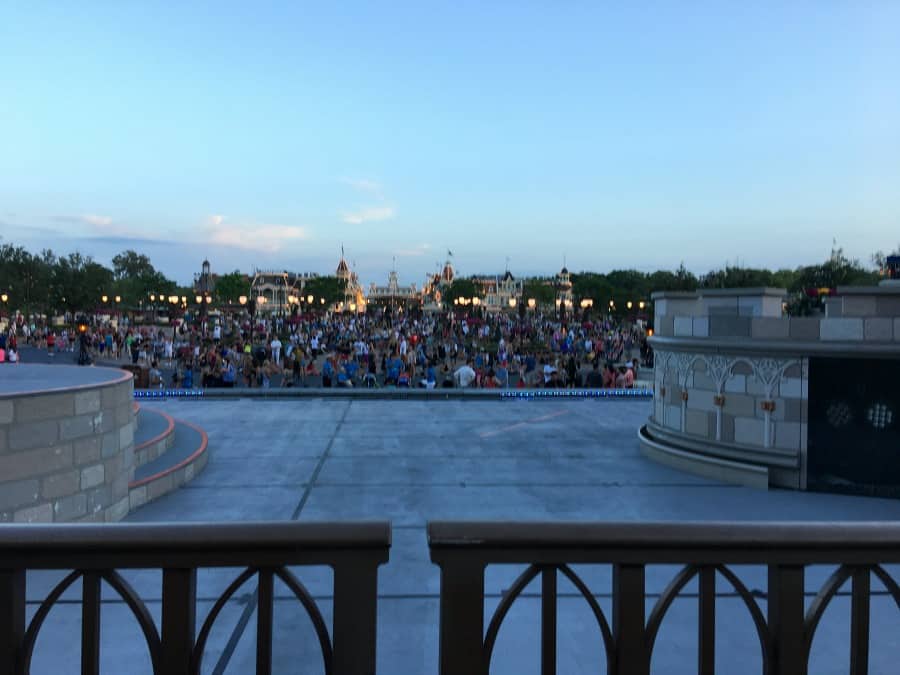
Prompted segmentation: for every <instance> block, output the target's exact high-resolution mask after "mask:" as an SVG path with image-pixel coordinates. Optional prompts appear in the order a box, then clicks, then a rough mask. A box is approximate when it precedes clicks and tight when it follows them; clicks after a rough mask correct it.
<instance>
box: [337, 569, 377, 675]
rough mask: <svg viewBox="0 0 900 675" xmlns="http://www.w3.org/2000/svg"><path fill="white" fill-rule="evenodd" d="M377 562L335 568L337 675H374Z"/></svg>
mask: <svg viewBox="0 0 900 675" xmlns="http://www.w3.org/2000/svg"><path fill="white" fill-rule="evenodd" d="M377 620H378V560H377V559H376V558H374V557H372V556H365V557H362V558H361V559H360V558H357V559H356V560H355V561H354V562H341V563H339V564H336V565H334V627H333V633H334V634H333V637H332V644H333V647H334V675H374V673H375V640H376V633H375V628H376V622H377Z"/></svg>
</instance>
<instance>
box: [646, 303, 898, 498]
mask: <svg viewBox="0 0 900 675" xmlns="http://www.w3.org/2000/svg"><path fill="white" fill-rule="evenodd" d="M841 290H842V289H838V291H839V292H840V291H841ZM843 290H844V292H845V293H846V296H845V297H836V298H832V299H830V300H829V304H828V310H829V311H828V313H827V314H826V315H825V316H823V317H814V318H810V317H806V318H792V317H787V316H782V315H781V314H782V306H781V299H782V297H783V295H784V292H783V291H779V290H777V289H749V290H720V289H716V290H711V291H701V292H699V293H662V294H655V295H654V296H653V299H654V300H655V301H656V311H657V317H656V325H657V326H658V332H657V335H656V336H654V337H653V338H651V340H650V342H651V344H652V346H653V349H654V400H653V409H652V412H651V415H650V419H649V420H648V422H647V424H646V426H645V427H643V428H642V429H641V432H640V439H641V445H642V449H643V451H644V453H645V454H646V455H648V456H650V457H652V458H653V459H656V460H658V461H661V462H664V463H666V464H669V465H672V466H675V467H677V468H681V469H684V470H688V471H692V472H694V473H699V474H701V475H705V476H708V477H711V478H716V479H719V480H726V481H730V482H737V483H743V484H748V485H755V486H759V487H766V486H769V485H774V486H780V487H789V488H794V489H806V488H807V479H808V477H809V475H810V474H808V466H809V464H808V462H809V454H808V453H809V448H810V400H811V398H810V371H811V364H813V365H814V368H813V369H817V370H816V372H817V373H825V372H826V371H828V370H829V369H834V368H836V367H837V368H844V369H846V371H847V385H848V388H849V385H850V384H851V383H852V384H853V385H854V386H855V387H857V388H858V387H860V386H861V385H864V384H865V383H863V382H861V381H860V379H859V377H858V373H857V371H856V368H855V366H853V365H852V364H853V363H854V361H853V360H858V361H857V363H862V362H863V361H866V362H867V363H869V364H872V363H875V364H876V365H877V364H884V363H886V362H887V361H890V362H891V363H895V362H897V360H898V359H900V332H898V331H896V330H894V324H896V323H898V320H897V318H896V317H894V316H878V315H874V314H867V313H863V314H862V315H860V314H861V310H860V309H859V308H863V309H866V311H867V312H872V313H874V312H876V311H878V308H879V307H881V308H882V309H883V310H885V311H886V309H887V308H889V307H890V308H894V309H898V310H900V295H898V293H897V291H891V290H884V289H881V288H877V289H868V292H869V293H870V294H871V296H872V297H873V298H875V299H876V300H877V303H876V302H875V301H874V300H873V302H871V303H865V302H861V300H863V299H865V297H866V296H865V294H864V292H863V290H862V289H852V290H847V289H843ZM890 303H894V304H893V305H892V304H890ZM894 305H896V307H894ZM875 328H878V329H879V330H875ZM882 367H884V366H882ZM854 377H856V378H857V379H855V380H854ZM817 381H818V382H819V383H820V385H821V386H820V387H819V389H818V390H817V391H816V392H815V393H816V396H817V397H818V398H816V399H815V400H820V399H822V397H823V396H824V397H832V396H835V397H842V396H844V395H845V394H846V392H842V391H839V389H840V388H837V389H838V390H833V389H827V390H826V391H823V389H822V388H823V387H825V386H826V385H825V384H823V383H824V382H825V379H824V378H822V377H819V379H818V380H817ZM827 386H828V387H831V386H832V385H830V384H829V385H827ZM826 400H827V399H826ZM888 406H889V407H895V404H894V403H888ZM859 417H860V416H859V415H858V416H857V418H859ZM819 428H824V429H825V433H828V431H827V429H828V428H830V427H819ZM892 438H893V437H888V436H885V437H884V441H883V443H892V442H893V441H892V440H891V439H892ZM870 440H871V439H870ZM877 442H878V443H882V441H877ZM826 445H827V443H825V444H820V446H817V447H818V448H819V449H818V450H817V451H816V452H821V453H832V456H831V457H829V458H827V459H834V454H835V452H836V450H835V448H825V447H824V446H826ZM854 450H855V449H854V448H852V447H845V448H839V449H837V451H838V452H845V453H846V457H847V461H848V462H850V461H853V457H852V455H853V452H854ZM820 456H822V455H814V457H816V458H818V457H820ZM838 459H839V461H844V460H843V458H840V457H839V458H838ZM826 478H828V477H826ZM826 482H827V481H826ZM823 489H831V488H828V487H826V488H823ZM837 489H841V487H840V486H838V487H837ZM848 491H853V489H848Z"/></svg>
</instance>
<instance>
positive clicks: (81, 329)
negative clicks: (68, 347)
mask: <svg viewBox="0 0 900 675" xmlns="http://www.w3.org/2000/svg"><path fill="white" fill-rule="evenodd" d="M77 330H78V341H79V347H78V365H79V366H89V365H90V364H91V353H90V350H88V336H87V330H88V324H87V319H85V318H84V317H83V316H81V317H79V318H78V325H77Z"/></svg>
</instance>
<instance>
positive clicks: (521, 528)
mask: <svg viewBox="0 0 900 675" xmlns="http://www.w3.org/2000/svg"><path fill="white" fill-rule="evenodd" d="M428 541H429V546H430V549H431V560H432V561H433V562H435V563H437V564H438V565H439V566H440V569H441V601H440V643H439V644H440V655H439V663H440V673H441V675H486V674H487V673H488V672H489V671H490V666H491V655H492V652H493V648H494V644H495V641H496V639H497V635H498V632H499V630H500V626H501V624H502V622H503V620H504V618H505V617H506V615H507V612H508V611H509V609H510V607H511V606H512V604H513V603H514V602H515V600H516V598H517V597H519V596H520V595H521V594H522V592H523V591H524V590H525V588H526V587H527V586H528V585H529V584H530V583H531V582H532V581H533V580H535V579H536V578H537V577H540V598H541V610H540V624H541V640H540V646H541V662H540V666H541V671H540V672H541V675H555V673H556V672H557V656H558V654H557V644H556V637H557V629H558V627H557V618H558V617H557V603H558V599H559V598H558V592H557V581H558V578H559V575H562V576H563V577H565V578H567V579H568V580H569V581H570V582H572V584H573V585H574V586H575V588H576V589H577V591H578V593H579V594H580V595H581V596H582V597H583V598H584V600H585V602H586V603H587V604H588V606H589V607H590V609H591V611H592V613H593V615H594V618H595V619H596V621H597V627H598V640H600V641H601V643H602V645H603V646H604V650H605V660H606V672H608V673H610V674H616V675H648V673H649V672H650V662H651V657H652V654H653V648H654V642H655V640H656V636H657V633H658V631H659V628H660V625H661V623H662V620H663V618H664V617H665V615H666V613H667V611H668V610H669V608H670V607H671V605H672V602H673V601H674V600H675V598H676V597H677V596H678V595H679V593H680V592H681V591H682V590H683V589H684V588H685V586H686V585H687V584H688V583H689V582H691V581H692V580H693V579H694V578H697V579H698V584H697V586H698V592H697V597H698V610H699V611H698V627H697V637H698V664H697V665H698V672H699V673H700V674H701V675H707V674H712V673H713V672H714V671H715V638H716V580H717V577H722V578H723V579H724V580H725V581H726V582H727V584H728V585H730V586H731V587H732V589H733V590H734V592H735V593H736V594H737V596H738V597H739V598H740V599H741V600H742V601H743V604H744V606H745V607H746V608H747V611H748V612H749V614H750V616H751V618H752V620H753V623H754V625H755V627H756V633H757V636H758V638H759V644H760V649H761V652H762V669H763V672H764V673H766V674H767V675H805V674H806V673H807V672H808V663H809V655H810V647H811V646H812V641H813V637H814V636H815V632H816V628H817V627H818V625H819V620H820V619H821V617H822V614H823V613H824V611H825V609H826V608H827V607H828V605H829V603H830V602H831V600H832V599H833V598H834V597H835V595H836V594H837V592H838V591H839V590H840V588H841V587H842V586H843V585H844V584H845V583H846V582H847V581H849V582H850V585H851V589H850V598H851V603H850V604H851V607H850V673H851V674H852V675H862V674H864V673H867V672H868V658H869V616H870V596H871V589H870V585H871V577H872V575H875V577H876V578H877V579H878V580H879V581H880V582H881V584H882V585H883V586H884V588H885V589H886V591H887V593H888V594H889V595H890V596H891V597H892V598H893V600H894V602H895V603H896V604H897V606H898V608H900V587H898V585H897V583H896V582H895V581H894V579H893V578H891V576H890V575H889V574H888V573H887V572H886V571H885V570H884V568H883V567H882V566H881V565H882V564H888V563H897V562H900V524H897V523H759V524H756V523H754V524H739V523H597V524H559V523H460V522H433V523H430V524H429V526H428ZM600 563H606V564H609V565H611V566H612V612H611V616H610V617H607V616H606V615H605V614H604V612H603V611H602V609H601V607H600V605H599V603H598V602H597V599H596V592H595V591H592V590H591V589H589V588H588V587H587V585H586V584H585V583H584V582H583V581H582V579H581V578H580V577H579V576H578V575H577V574H576V573H575V572H574V571H573V570H572V568H571V567H570V565H574V564H600ZM492 564H527V565H528V567H527V569H526V570H525V572H523V573H522V574H521V576H519V578H518V579H517V580H516V581H515V582H514V583H513V585H512V586H511V587H510V588H509V589H508V590H507V591H506V592H505V593H504V595H503V597H502V599H501V601H500V603H499V605H498V607H497V609H496V611H495V612H494V614H493V617H492V618H491V620H490V622H489V623H488V626H487V630H486V631H485V626H484V623H485V620H484V616H485V614H484V612H485V609H484V606H485V594H484V582H485V570H486V568H487V567H488V566H489V565H492ZM663 564H677V565H683V568H682V569H681V571H680V572H679V573H678V574H677V575H676V576H675V577H674V578H673V579H672V581H671V582H670V583H669V585H668V587H667V588H666V589H665V590H664V591H663V593H662V594H661V595H660V597H659V598H658V600H657V601H656V603H655V606H654V607H653V609H652V610H651V611H650V613H649V616H648V615H647V614H646V610H645V607H646V602H647V599H648V593H647V591H646V585H645V572H646V566H647V565H663ZM737 564H748V565H764V566H766V568H767V570H768V590H767V593H766V597H767V602H766V612H765V613H764V612H763V610H762V609H761V608H760V605H759V604H758V603H757V601H756V598H755V597H754V594H753V593H751V592H750V591H749V590H748V589H747V587H746V586H745V585H744V583H743V582H742V581H741V579H740V578H739V577H738V576H737V575H736V574H735V573H734V572H733V571H732V570H731V569H729V567H728V565H737ZM818 564H826V565H838V567H837V570H836V571H835V572H834V574H832V575H831V577H830V578H829V579H828V581H826V583H825V584H824V585H823V586H822V587H821V588H819V589H813V590H814V592H816V596H815V598H814V600H813V601H812V603H811V604H810V606H809V608H808V609H807V607H806V605H805V602H804V594H805V591H806V589H805V583H804V581H805V580H804V574H805V570H806V567H807V566H809V565H818ZM597 672H602V664H598V669H597ZM720 672H727V669H724V668H723V669H720Z"/></svg>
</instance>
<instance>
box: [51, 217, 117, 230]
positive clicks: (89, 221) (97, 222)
mask: <svg viewBox="0 0 900 675" xmlns="http://www.w3.org/2000/svg"><path fill="white" fill-rule="evenodd" d="M53 220H55V221H57V222H60V223H78V224H80V225H91V226H92V227H96V228H99V229H105V228H108V227H109V226H110V225H112V222H113V219H112V218H111V217H109V216H98V215H96V214H93V213H87V214H84V215H81V216H56V217H55V218H54V219H53Z"/></svg>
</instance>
